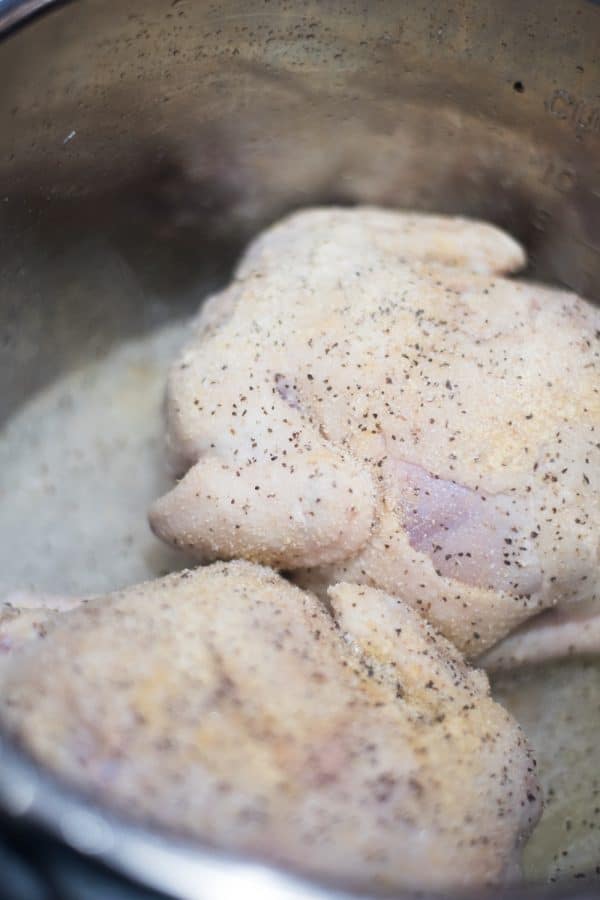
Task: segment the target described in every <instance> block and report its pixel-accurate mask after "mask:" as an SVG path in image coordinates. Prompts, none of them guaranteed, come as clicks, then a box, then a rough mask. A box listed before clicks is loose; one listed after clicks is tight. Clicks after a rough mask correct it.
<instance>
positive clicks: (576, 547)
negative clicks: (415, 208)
mask: <svg viewBox="0 0 600 900" xmlns="http://www.w3.org/2000/svg"><path fill="white" fill-rule="evenodd" d="M524 262H525V257H524V253H523V251H522V249H521V248H520V247H519V245H518V244H517V243H516V242H515V241H513V240H512V239H511V238H510V237H508V236H507V235H506V234H504V233H503V232H501V231H499V230H498V229H496V228H493V227H491V226H489V225H485V224H482V223H478V222H470V221H466V220H462V219H451V218H444V217H439V216H429V215H419V214H411V215H408V214H404V213H399V212H390V211H384V210H380V209H375V208H357V209H336V208H328V209H313V210H307V211H303V212H299V213H296V214H294V215H292V216H290V217H289V218H287V219H285V220H283V221H282V222H280V223H279V224H277V225H275V226H274V227H272V228H271V229H269V230H268V231H266V232H265V233H263V234H262V235H261V236H260V237H259V238H257V240H256V241H255V242H254V243H253V244H252V245H251V246H250V248H249V249H248V251H247V253H246V254H245V256H244V258H243V259H242V261H241V262H240V264H239V266H238V268H237V271H236V273H235V276H234V279H233V281H232V283H231V285H230V286H229V287H228V288H226V289H225V290H224V291H223V292H221V293H220V294H217V295H216V296H214V297H213V298H212V299H210V300H209V301H208V303H207V304H206V305H205V306H204V307H203V309H202V310H201V312H200V315H199V317H198V320H197V322H196V325H195V328H194V333H193V335H192V337H191V339H190V341H189V343H188V345H187V347H186V349H185V350H184V352H183V353H182V355H181V356H180V358H179V359H178V360H177V362H176V363H175V365H174V366H173V368H172V370H171V374H170V377H169V384H168V396H167V413H168V447H169V453H170V458H171V460H172V463H173V466H174V468H175V471H176V473H177V474H178V475H179V476H183V477H181V480H180V481H179V482H178V483H177V485H176V486H175V487H174V488H173V490H172V491H171V492H170V493H168V494H167V495H166V496H165V497H163V498H162V499H160V500H159V501H158V502H157V503H156V504H155V505H154V507H153V509H152V510H151V513H150V521H151V524H152V527H153V529H154V530H155V531H156V533H157V534H158V535H160V536H161V537H163V538H164V539H165V540H166V541H168V542H170V543H171V544H174V545H175V546H179V547H182V548H184V549H185V550H187V551H190V552H192V553H194V554H195V555H196V556H197V557H198V558H199V559H200V560H202V561H205V562H207V561H210V560H214V559H216V558H224V559H230V558H235V557H244V558H246V559H249V560H253V561H257V562H261V563H265V564H269V565H272V566H275V567H278V568H281V569H284V570H293V571H294V572H295V577H296V578H297V579H298V580H299V581H300V582H301V583H302V584H304V585H306V586H308V587H310V588H311V589H313V590H315V591H318V592H319V593H320V594H321V595H324V593H325V591H326V588H327V586H328V585H330V584H333V583H335V582H336V581H340V580H347V581H351V582H357V583H364V584H369V585H371V586H375V587H379V588H382V589H384V590H386V591H388V592H390V593H392V594H401V595H402V597H404V598H406V600H407V601H408V602H410V603H411V604H412V605H413V606H414V607H415V608H416V609H418V610H419V611H420V612H422V613H423V614H424V615H425V616H426V617H427V618H428V620H429V621H430V622H432V623H433V624H434V625H435V626H436V627H437V628H438V629H439V630H440V631H441V632H442V633H443V634H445V635H446V636H447V637H449V638H450V639H451V640H452V641H454V643H455V644H456V645H457V646H458V647H459V648H461V649H462V650H464V651H465V652H467V653H468V654H469V655H471V656H473V657H476V656H478V655H479V654H481V653H483V652H484V651H485V650H486V649H488V648H490V647H491V646H493V645H494V644H495V643H496V642H497V641H498V640H500V639H501V638H502V637H504V636H505V635H506V634H508V633H509V632H511V631H512V630H513V629H514V628H515V627H517V626H518V625H519V624H521V623H522V622H524V621H526V620H527V619H529V618H530V617H531V616H533V615H535V614H536V613H538V612H540V611H541V610H543V609H547V608H552V607H555V606H557V605H561V606H562V607H564V608H565V609H570V608H571V607H573V606H574V605H576V604H578V603H580V602H590V601H591V600H592V599H593V598H594V597H596V596H597V594H598V580H599V574H598V573H599V571H600V568H599V566H598V552H599V540H598V535H599V524H600V441H599V436H600V403H599V393H598V389H599V379H598V347H599V342H598V330H599V328H600V314H599V312H598V310H596V309H595V308H593V307H592V306H591V305H590V304H589V303H587V302H586V301H584V300H582V299H580V298H579V297H577V296H575V295H573V294H569V293H565V292H561V291H557V290H552V289H550V288H547V287H543V286H541V285H539V284H533V283H526V282H518V281H512V280H508V279H507V278H505V277H502V274H503V273H510V272H512V271H515V270H517V269H519V268H520V267H522V266H523V265H524Z"/></svg>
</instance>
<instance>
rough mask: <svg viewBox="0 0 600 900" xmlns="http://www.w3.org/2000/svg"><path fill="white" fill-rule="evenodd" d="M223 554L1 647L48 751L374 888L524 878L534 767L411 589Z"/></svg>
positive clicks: (266, 852)
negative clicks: (418, 608)
mask: <svg viewBox="0 0 600 900" xmlns="http://www.w3.org/2000/svg"><path fill="white" fill-rule="evenodd" d="M329 602H330V607H331V609H332V610H333V616H334V617H335V621H334V619H333V618H332V617H331V615H330V614H329V613H328V612H327V610H326V609H325V607H324V606H323V605H322V603H321V602H320V601H319V600H318V599H317V598H316V597H314V596H313V595H311V594H309V593H307V592H304V591H301V590H300V589H299V588H297V587H295V586H293V585H291V584H289V582H287V581H285V580H284V579H282V578H281V577H280V576H278V575H277V574H275V573H273V572H272V571H270V570H268V569H265V568H262V567H259V566H255V565H252V564H249V563H245V562H234V563H229V564H227V563H217V564H215V565H213V566H210V567H208V568H204V569H197V570H195V571H186V572H183V573H178V574H176V575H171V576H168V577H166V578H164V579H162V580H158V581H153V582H147V583H146V584H143V585H140V586H137V587H133V588H130V589H128V590H126V591H123V592H122V593H118V594H113V595H110V596H108V597H106V598H103V599H98V600H88V601H85V602H84V603H83V604H82V606H81V607H80V609H77V610H74V611H71V612H65V613H61V614H60V615H58V614H56V615H55V617H54V622H53V623H52V624H50V625H49V626H48V627H47V630H46V635H45V637H44V638H43V639H39V640H31V641H29V643H28V644H27V645H26V646H24V647H22V648H21V650H20V651H16V652H14V653H13V654H12V655H10V656H9V657H7V658H6V661H5V662H4V665H3V668H2V689H1V698H0V713H1V717H2V720H3V722H4V724H5V726H8V728H9V729H10V731H11V732H12V733H13V734H14V735H15V736H16V737H17V738H18V739H19V741H20V742H22V743H23V744H24V745H25V746H26V747H27V748H29V749H30V750H31V751H32V752H33V754H34V755H35V757H36V758H37V759H38V760H40V761H41V762H42V763H44V764H45V765H47V766H49V767H50V768H51V769H52V770H54V771H55V772H57V773H59V774H60V775H62V776H64V777H66V778H67V779H68V780H70V781H71V782H72V783H75V784H77V785H79V786H80V787H83V788H84V789H85V790H86V791H88V792H91V793H92V794H94V795H96V796H97V797H99V798H101V799H102V800H103V801H110V802H111V803H113V804H114V805H116V806H117V807H119V808H121V809H122V810H126V811H127V812H128V813H130V814H132V813H133V814H135V816H136V817H138V818H140V819H143V820H149V821H151V822H153V823H158V824H160V825H163V826H168V827H171V828H174V829H176V830H177V831H179V832H181V833H185V834H188V835H191V836H194V837H197V838H200V839H202V840H205V841H208V842H209V843H211V844H216V845H218V846H220V847H226V848H229V849H233V850H241V851H246V852H250V853H252V854H256V855H258V856H260V857H262V858H265V859H268V860H270V861H274V862H276V863H281V864H287V865H290V866H292V867H295V868H298V869H300V870H302V871H305V872H309V873H312V874H316V875H322V876H335V877H337V878H340V879H342V880H344V881H348V882H353V883H355V884H359V885H363V886H369V887H370V888H372V887H373V886H374V884H378V885H382V886H383V885H390V886H397V885H409V886H416V887H424V888H438V889H441V888H443V889H444V890H447V889H449V888H450V887H459V886H466V885H475V884H481V883H484V882H496V881H501V880H503V879H505V878H508V877H511V876H514V875H516V874H517V869H518V858H519V855H520V854H519V848H520V846H521V844H522V842H523V840H524V838H525V837H526V835H527V833H528V832H529V830H530V829H531V828H532V826H533V825H534V824H535V822H536V821H537V818H538V816H539V810H540V804H539V799H538V788H537V782H536V777H535V773H534V767H535V763H534V762H533V760H532V759H531V755H530V751H529V749H528V747H527V744H526V742H525V739H524V737H523V735H522V733H521V731H520V729H519V727H518V726H517V724H516V723H515V721H514V720H513V719H512V718H511V716H510V715H509V714H508V713H507V712H505V711H504V710H503V709H502V707H500V706H499V705H498V704H496V703H495V702H494V701H493V700H492V699H491V697H490V694H489V686H488V682H487V679H486V676H485V675H484V674H483V673H482V672H480V671H477V670H472V669H469V668H468V667H467V666H466V665H465V663H464V661H463V660H462V658H461V657H460V655H459V654H458V653H457V651H456V650H455V649H454V648H453V647H452V646H451V645H450V644H449V643H448V642H447V641H446V640H445V639H444V638H442V637H439V636H438V635H436V633H435V632H434V631H433V629H432V628H431V626H429V625H428V624H427V623H426V622H425V621H424V620H423V619H421V618H420V617H419V616H418V615H417V614H416V613H415V612H414V611H413V610H412V609H411V608H410V606H408V605H407V604H406V603H404V602H403V601H401V600H398V599H393V598H391V597H389V596H386V595H384V594H383V593H381V592H378V591H375V590H373V589H372V588H369V587H364V586H362V587H361V586H357V585H348V584H345V585H344V584H340V585H336V586H335V587H332V588H331V589H330V590H329Z"/></svg>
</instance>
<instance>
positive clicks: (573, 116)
mask: <svg viewBox="0 0 600 900" xmlns="http://www.w3.org/2000/svg"><path fill="white" fill-rule="evenodd" d="M545 106H546V109H547V110H548V112H549V113H550V115H551V116H554V117H555V118H557V119H566V120H568V121H569V122H571V124H572V125H574V126H575V127H576V128H580V129H582V130H583V131H590V132H592V133H595V134H600V106H592V104H591V103H589V102H588V101H587V100H580V99H578V98H577V97H574V96H573V94H571V93H570V92H569V91H566V90H564V89H563V88H557V90H555V91H554V93H553V94H552V96H551V97H550V98H549V99H548V100H546V103H545Z"/></svg>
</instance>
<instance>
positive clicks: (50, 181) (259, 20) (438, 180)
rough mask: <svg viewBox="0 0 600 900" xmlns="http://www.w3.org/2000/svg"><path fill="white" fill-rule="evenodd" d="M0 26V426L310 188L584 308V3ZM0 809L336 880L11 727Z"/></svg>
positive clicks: (96, 11)
mask: <svg viewBox="0 0 600 900" xmlns="http://www.w3.org/2000/svg"><path fill="white" fill-rule="evenodd" d="M40 11H43V12H44V15H37V14H38V13H39V12H40ZM0 34H2V36H3V41H2V43H1V44H0V235H1V240H0V273H1V274H0V310H1V313H0V346H1V347H2V351H1V353H0V379H1V383H2V385H3V391H2V396H1V397H0V407H1V409H0V415H1V416H2V418H5V417H6V416H7V415H8V414H9V413H10V412H11V411H12V410H14V409H15V408H17V407H18V406H19V405H20V404H21V403H22V402H23V401H24V400H25V398H27V397H28V396H29V395H31V394H32V392H34V391H35V390H36V389H37V388H39V387H40V386H41V385H43V384H45V383H47V382H48V381H49V380H50V379H51V378H53V377H55V376H56V375H58V374H59V373H62V372H64V371H66V370H67V369H68V368H70V367H74V366H76V365H77V364H78V362H79V361H81V360H82V359H84V358H85V357H86V355H89V354H90V353H98V352H101V351H102V350H103V349H104V348H106V347H108V346H110V345H112V344H114V343H115V342H116V341H118V340H121V339H122V338H123V337H124V336H125V335H131V334H136V333H140V332H142V331H144V330H145V329H148V328H150V327H152V326H154V325H156V324H158V323H160V322H162V321H164V320H166V319H167V318H169V317H171V316H173V315H175V314H180V313H181V312H183V311H186V310H188V309H189V310H191V309H192V308H193V307H194V306H195V305H196V304H197V300H198V293H199V291H200V292H201V291H202V289H203V286H206V285H208V284H211V285H212V284H214V282H215V280H217V281H218V280H219V279H220V278H222V277H224V275H225V273H226V272H227V268H228V266H229V265H230V263H231V260H232V259H233V258H234V257H235V254H236V253H237V252H238V251H239V248H240V247H241V246H242V245H243V243H244V242H245V241H246V240H247V239H248V237H249V236H250V235H252V234H253V232H255V231H256V230H257V229H258V228H259V227H261V226H263V225H264V224H265V223H267V222H268V221H270V220H272V219H273V218H275V217H277V216H278V215H279V214H280V213H281V212H283V211H284V210H287V209H289V208H291V207H294V206H300V205H305V204H308V203H312V202H316V201H318V202H328V201H336V202H341V203H356V202H361V201H362V202H375V203H381V204H384V205H387V206H397V207H410V208H418V209H435V210H440V211H443V212H455V213H464V214H469V215H473V216H480V217H482V218H485V219H489V220H491V221H494V222H497V223H498V224H500V225H502V226H504V227H505V228H507V229H508V230H510V231H511V232H512V233H514V234H515V235H516V236H518V237H519V238H520V239H521V240H522V241H523V242H524V243H525V245H526V246H527V249H528V251H529V254H530V259H531V267H530V272H531V274H533V275H535V277H537V278H541V279H545V280H549V281H552V282H559V283H563V284H566V285H568V286H570V287H572V288H574V289H576V290H578V291H579V292H581V293H583V294H585V295H587V296H589V297H591V298H595V299H600V5H599V4H598V3H595V2H593V0H571V2H569V3H565V2H557V0H519V2H517V0H501V2H498V0H496V2H493V0H454V2H443V0H427V2H406V0H377V2H376V0H373V2H366V0H363V2H359V0H345V2H344V0H303V2H295V0H247V2H239V0H221V2H214V3H210V2H204V0H170V2H164V0H126V2H122V3H107V2H106V0H79V2H75V3H70V4H61V3H58V2H52V0H22V2H20V0H8V2H7V0H0ZM108 244H110V245H111V246H116V247H118V249H119V253H120V254H121V256H122V257H123V258H124V259H126V260H127V264H128V267H129V270H130V271H132V272H133V273H134V274H135V283H136V286H135V290H131V289H130V286H129V287H128V286H124V284H123V279H122V273H120V272H115V271H113V270H112V269H111V268H110V266H109V267H108V268H107V267H106V265H105V262H104V259H105V258H104V256H103V247H105V246H107V245H108ZM89 297H93V298H96V299H95V300H94V301H93V302H90V301H89V300H88V299H86V298H89ZM98 297H101V298H102V300H101V302H100V303H99V302H98V301H97V298H98ZM0 802H1V804H2V805H3V807H4V809H5V810H6V811H8V813H9V815H10V816H13V817H18V818H19V819H22V820H23V821H25V822H28V823H29V822H30V823H38V824H41V825H42V826H43V827H44V828H46V829H48V830H50V831H51V832H53V833H54V834H55V835H57V836H58V837H59V838H60V839H61V840H62V841H64V842H66V843H69V844H71V845H73V846H74V847H76V848H77V849H79V850H80V851H81V852H83V853H86V854H90V855H93V856H95V857H97V858H99V859H101V860H103V861H105V862H106V863H108V864H109V865H110V866H113V867H114V868H116V869H119V870H122V871H124V872H126V873H128V874H129V875H130V876H132V877H134V878H136V879H138V880H139V881H141V882H144V883H147V884H150V885H153V886H155V887H158V888H161V889H163V890H166V891H169V892H170V893H171V894H172V895H173V896H176V897H181V898H203V900H204V898H220V897H232V896H237V895H240V896H241V895H243V896H245V897H254V896H257V897H259V896H260V897H261V900H266V898H269V897H273V898H309V897H310V898H318V897H321V896H323V897H324V896H328V897H332V896H335V895H336V892H335V890H334V888H332V887H327V888H326V887H324V886H317V885H314V884H311V883H308V882H304V881H301V880H299V879H296V878H295V877H293V876H291V875H287V874H285V873H281V872H276V871H274V870H270V869H267V868H265V867H263V866H260V865H257V864H254V863H253V862H249V861H244V860H240V859H232V858H231V857H224V856H223V855H221V854H219V853H217V852H216V851H215V852H213V851H211V850H210V849H208V848H204V849H203V848H198V847H189V846H185V845H183V844H181V843H177V842H176V841H174V840H172V839H171V838H169V837H168V836H165V835H159V834H156V833H150V832H147V831H144V830H142V829H139V828H137V827H135V826H132V825H130V824H127V823H125V822H123V821H121V820H119V819H117V818H116V817H115V816H114V815H112V814H111V813H109V812H107V811H105V810H100V809H98V808H95V807H94V808H92V807H91V806H90V805H89V803H87V801H86V800H85V799H84V798H81V797H79V796H77V795H75V794H72V793H70V792H69V791H67V790H66V789H64V788H63V786H61V785H59V784H57V783H55V782H54V781H53V780H52V779H50V778H48V777H47V776H46V775H45V774H44V773H42V772H40V771H38V770H37V769H36V768H35V766H33V765H32V763H31V762H30V761H29V760H27V759H26V758H25V756H24V755H23V754H22V753H21V752H20V751H19V750H18V749H17V748H14V747H11V746H10V745H9V744H8V743H7V742H6V741H4V743H3V745H2V757H1V768H0ZM457 864H460V863H459V862H457Z"/></svg>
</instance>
